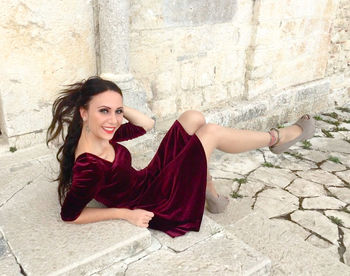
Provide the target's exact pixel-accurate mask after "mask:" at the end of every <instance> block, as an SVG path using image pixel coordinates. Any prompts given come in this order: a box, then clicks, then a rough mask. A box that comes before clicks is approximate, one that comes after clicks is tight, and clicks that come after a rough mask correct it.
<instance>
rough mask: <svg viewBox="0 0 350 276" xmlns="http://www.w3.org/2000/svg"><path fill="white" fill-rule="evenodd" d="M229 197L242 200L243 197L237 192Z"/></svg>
mask: <svg viewBox="0 0 350 276" xmlns="http://www.w3.org/2000/svg"><path fill="white" fill-rule="evenodd" d="M231 197H232V198H242V197H243V196H242V195H241V194H239V193H238V192H232V193H231Z"/></svg>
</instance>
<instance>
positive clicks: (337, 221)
mask: <svg viewBox="0 0 350 276" xmlns="http://www.w3.org/2000/svg"><path fill="white" fill-rule="evenodd" d="M329 219H330V220H331V221H332V222H333V223H335V224H336V225H338V226H344V225H343V221H342V220H341V219H340V218H337V217H333V216H330V217H329Z"/></svg>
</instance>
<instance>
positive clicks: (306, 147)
mask: <svg viewBox="0 0 350 276" xmlns="http://www.w3.org/2000/svg"><path fill="white" fill-rule="evenodd" d="M311 146H312V144H311V143H310V142H309V141H306V140H305V141H303V149H311Z"/></svg>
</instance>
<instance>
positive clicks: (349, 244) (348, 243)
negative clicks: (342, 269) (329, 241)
mask: <svg viewBox="0 0 350 276" xmlns="http://www.w3.org/2000/svg"><path fill="white" fill-rule="evenodd" d="M341 229H342V231H343V232H344V236H343V244H344V246H345V247H346V251H345V253H344V255H343V258H344V263H345V264H347V265H348V266H350V230H349V229H346V228H343V227H341Z"/></svg>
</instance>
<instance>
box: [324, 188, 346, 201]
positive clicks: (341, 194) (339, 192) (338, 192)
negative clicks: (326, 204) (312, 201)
mask: <svg viewBox="0 0 350 276" xmlns="http://www.w3.org/2000/svg"><path fill="white" fill-rule="evenodd" d="M328 190H329V191H330V192H331V193H332V194H334V195H335V196H336V197H337V198H338V199H340V200H341V201H343V202H345V203H347V204H349V203H350V189H349V188H345V187H344V188H338V187H329V188H328Z"/></svg>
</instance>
